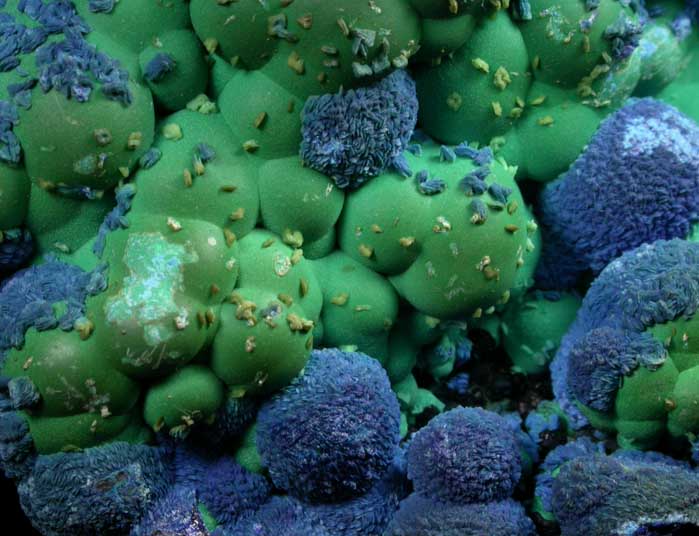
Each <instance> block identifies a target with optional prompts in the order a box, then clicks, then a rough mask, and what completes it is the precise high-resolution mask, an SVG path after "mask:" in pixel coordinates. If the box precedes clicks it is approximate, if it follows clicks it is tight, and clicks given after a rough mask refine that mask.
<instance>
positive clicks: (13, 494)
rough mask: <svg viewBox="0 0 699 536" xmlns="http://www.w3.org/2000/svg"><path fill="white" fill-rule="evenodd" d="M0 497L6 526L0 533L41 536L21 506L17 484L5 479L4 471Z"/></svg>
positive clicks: (0, 484)
mask: <svg viewBox="0 0 699 536" xmlns="http://www.w3.org/2000/svg"><path fill="white" fill-rule="evenodd" d="M0 497H2V522H3V526H4V528H3V529H0V532H2V533H4V534H16V535H17V536H34V535H37V536H39V533H38V532H37V531H35V530H34V529H33V528H32V526H31V524H30V523H29V520H28V519H27V518H26V516H25V515H24V512H22V508H21V507H20V506H19V498H18V497H17V490H16V488H15V483H14V482H13V481H12V480H8V479H7V478H5V477H4V476H3V475H2V471H0Z"/></svg>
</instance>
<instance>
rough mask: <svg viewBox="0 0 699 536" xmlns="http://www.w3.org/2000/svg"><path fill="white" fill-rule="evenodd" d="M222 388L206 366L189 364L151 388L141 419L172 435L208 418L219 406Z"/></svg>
mask: <svg viewBox="0 0 699 536" xmlns="http://www.w3.org/2000/svg"><path fill="white" fill-rule="evenodd" d="M223 398H224V389H223V385H222V384H221V382H220V381H219V380H218V378H217V377H216V375H215V374H214V373H213V372H211V370H209V369H208V368H206V367H202V366H198V365H190V366H187V367H184V368H182V369H180V370H178V371H177V372H175V373H173V374H171V375H170V376H168V377H167V378H166V379H165V380H163V381H162V382H160V383H157V384H156V385H154V386H153V387H151V388H150V389H149V390H148V392H147V393H146V396H145V400H144V403H143V418H144V419H145V421H146V422H147V423H148V424H149V425H150V426H151V427H152V428H153V429H154V430H155V431H158V430H160V429H161V428H165V429H166V430H169V431H170V433H171V434H172V433H175V432H176V431H178V430H186V429H187V428H189V427H190V426H192V425H193V424H194V423H195V422H197V421H200V420H204V419H207V418H209V417H211V416H212V415H213V414H214V413H215V412H216V410H217V409H218V408H219V407H220V406H221V404H222V403H223Z"/></svg>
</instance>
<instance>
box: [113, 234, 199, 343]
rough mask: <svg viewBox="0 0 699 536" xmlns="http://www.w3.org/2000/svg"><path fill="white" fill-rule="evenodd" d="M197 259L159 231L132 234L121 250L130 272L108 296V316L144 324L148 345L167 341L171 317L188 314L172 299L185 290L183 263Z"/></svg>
mask: <svg viewBox="0 0 699 536" xmlns="http://www.w3.org/2000/svg"><path fill="white" fill-rule="evenodd" d="M197 260H199V258H198V256H197V254H196V253H195V252H192V251H187V249H186V248H185V246H183V245H181V244H173V243H170V242H168V241H167V240H166V239H165V237H164V236H163V235H162V234H160V233H136V234H132V235H131V236H129V239H128V241H127V243H126V251H125V253H124V264H126V266H127V267H128V268H129V271H130V272H131V274H130V275H128V276H126V277H125V278H124V285H123V288H122V289H121V291H120V292H119V294H117V295H116V296H112V297H111V298H109V300H107V304H106V305H105V312H106V314H107V320H109V321H110V322H122V321H126V320H129V319H132V318H133V319H135V320H136V321H137V322H138V324H139V325H141V326H142V327H143V335H144V339H145V341H146V342H147V343H148V344H149V345H151V346H155V345H158V344H160V343H162V342H164V341H167V340H168V339H169V338H170V337H172V335H173V333H174V331H175V329H176V323H175V321H174V319H175V318H177V317H180V318H181V317H185V316H186V315H187V311H186V309H185V308H183V307H180V306H178V305H177V303H176V301H175V296H176V294H177V293H178V292H184V281H183V273H182V272H183V268H184V265H185V264H189V263H193V262H197Z"/></svg>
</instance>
